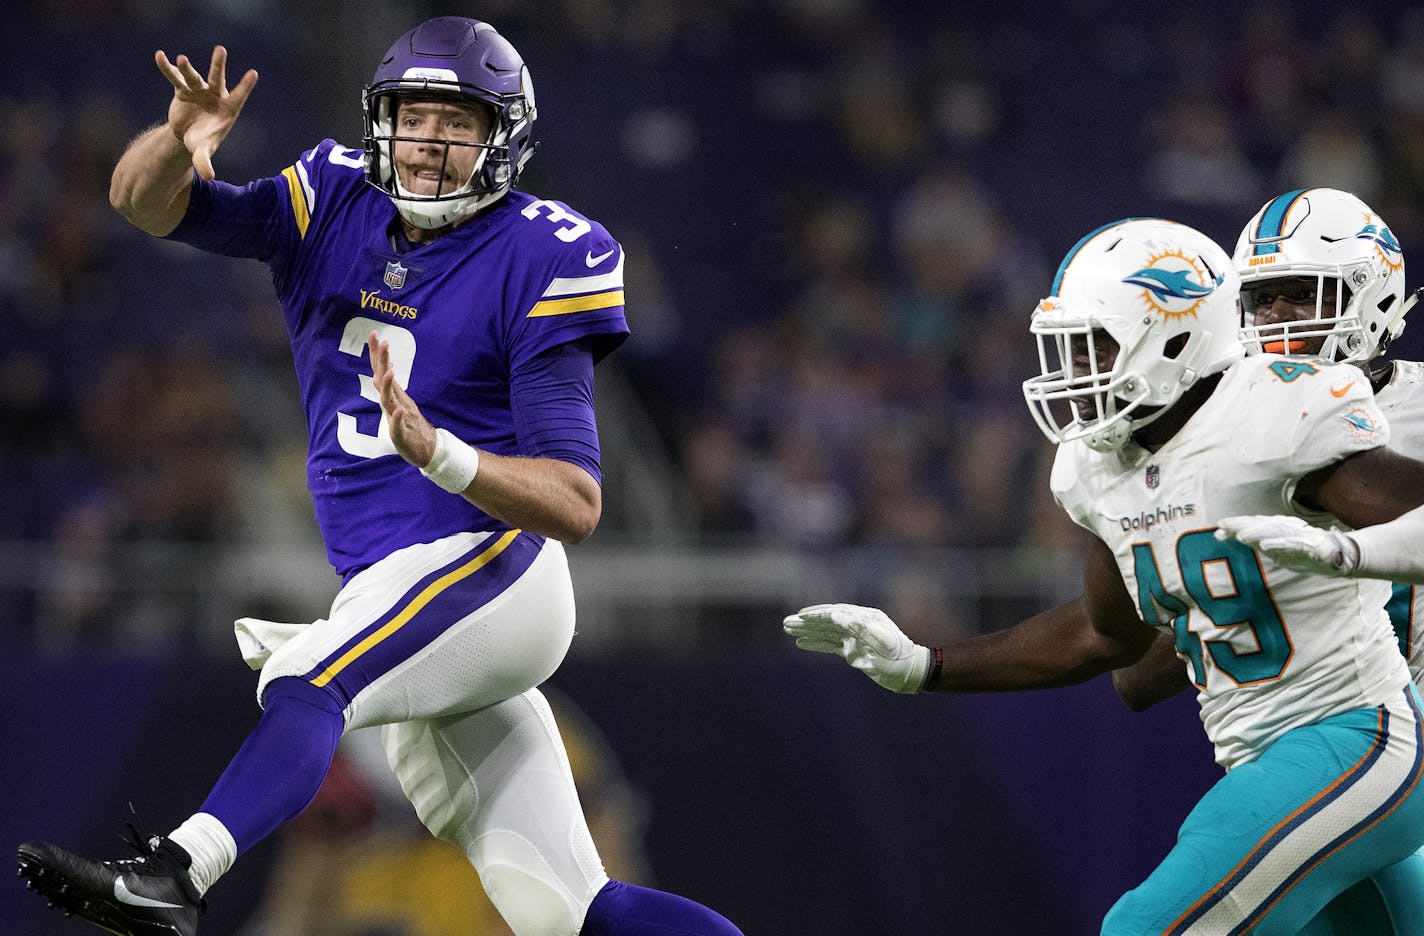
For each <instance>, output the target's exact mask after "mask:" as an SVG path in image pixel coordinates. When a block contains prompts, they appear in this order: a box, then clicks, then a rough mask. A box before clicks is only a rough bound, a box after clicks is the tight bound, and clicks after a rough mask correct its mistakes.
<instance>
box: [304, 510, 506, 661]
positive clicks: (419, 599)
mask: <svg viewBox="0 0 1424 936" xmlns="http://www.w3.org/2000/svg"><path fill="white" fill-rule="evenodd" d="M520 532H521V531H520V530H518V529H513V530H508V531H506V532H505V534H504V535H503V536H501V537H500V538H499V539H497V540H495V542H494V545H492V546H490V547H489V548H488V549H486V550H485V551H484V552H482V553H480V554H479V555H478V556H476V557H475V558H473V559H471V560H470V561H469V562H467V563H465V564H464V565H462V566H460V568H458V569H455V570H454V571H453V572H447V573H446V574H444V575H442V576H440V578H438V579H436V580H435V581H433V582H431V583H430V584H429V585H427V586H425V588H424V590H422V591H421V593H420V594H418V595H416V596H415V597H414V598H413V599H411V602H410V604H408V605H406V606H405V607H404V608H401V610H400V613H399V614H397V615H396V616H395V617H393V618H391V619H390V620H389V621H387V622H386V623H385V624H383V625H382V626H381V627H380V628H379V629H378V630H376V631H375V632H374V633H372V634H371V635H370V636H368V637H367V638H366V639H365V640H363V641H361V642H360V643H358V644H357V645H356V646H354V647H352V648H351V649H350V650H347V651H346V652H345V653H343V654H342V655H341V657H340V659H338V660H337V661H336V662H335V663H332V664H331V665H330V666H328V667H327V668H326V669H325V670H323V671H322V673H321V675H320V676H317V677H316V678H315V679H313V680H312V685H313V686H317V687H318V688H320V687H321V686H325V685H326V684H327V683H329V682H331V681H332V680H333V679H335V678H336V675H337V674H338V673H340V672H341V671H342V670H344V669H346V667H348V666H350V665H351V663H352V661H354V660H355V659H356V658H357V657H359V656H361V654H363V653H365V652H366V651H367V650H370V649H371V648H372V647H374V646H375V645H376V644H378V643H380V642H381V641H383V640H385V639H386V638H387V637H389V636H391V635H392V634H394V633H395V632H396V631H398V630H400V629H401V628H402V627H404V626H405V625H406V623H407V622H408V621H410V619H411V618H413V617H415V615H416V614H417V613H418V612H419V611H420V609H421V608H423V607H425V606H426V605H428V604H430V602H431V600H432V599H434V597H435V596H436V595H438V594H440V593H441V592H443V591H444V590H445V589H447V588H449V587H450V586H451V585H454V584H455V583H456V582H458V581H460V580H461V579H463V578H467V577H468V576H470V575H472V574H474V573H475V572H478V571H479V570H480V569H482V568H484V567H485V566H487V565H489V564H490V562H491V561H493V560H494V558H495V557H496V556H498V555H499V554H500V553H502V552H504V551H505V549H507V548H508V547H509V544H510V543H512V542H514V538H515V537H516V536H518V535H519V534H520Z"/></svg>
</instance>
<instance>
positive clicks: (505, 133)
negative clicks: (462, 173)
mask: <svg viewBox="0 0 1424 936" xmlns="http://www.w3.org/2000/svg"><path fill="white" fill-rule="evenodd" d="M412 92H414V93H418V94H421V95H423V96H430V95H435V96H446V95H448V96H449V97H450V99H451V100H455V101H458V102H460V103H462V104H477V105H481V106H483V108H484V109H485V110H486V111H488V112H490V113H491V115H492V117H493V121H492V124H493V126H492V129H491V131H490V136H489V139H488V141H486V142H484V143H460V142H454V141H440V142H442V143H443V144H444V145H445V146H446V147H447V150H446V153H447V158H448V152H449V150H448V147H450V146H477V147H479V148H480V149H481V150H482V151H483V152H482V153H481V154H480V157H479V159H478V160H477V161H476V163H475V169H474V171H473V173H471V175H470V178H469V179H468V180H466V182H465V183H464V184H463V185H461V186H460V187H458V188H455V189H453V190H451V191H449V192H440V193H437V194H435V195H417V194H415V193H413V192H411V191H409V190H408V189H406V188H405V187H404V186H403V185H402V184H401V182H400V179H399V178H397V173H396V171H395V168H394V161H393V159H392V155H393V147H394V145H395V142H396V141H397V140H398V139H407V140H409V139H414V138H411V137H400V136H399V135H398V134H397V132H396V129H395V121H394V116H395V110H396V108H395V105H396V100H397V97H398V96H399V95H401V94H409V93H412ZM361 100H362V103H363V105H364V108H365V112H366V114H365V117H366V135H365V138H364V141H363V142H364V147H365V151H366V181H367V182H369V183H370V184H371V185H373V186H375V187H376V188H378V189H380V190H381V191H382V192H385V193H386V195H388V196H389V197H390V199H391V201H392V202H393V203H394V204H395V206H396V210H397V211H399V212H400V214H401V217H403V218H405V219H406V220H407V221H408V222H410V223H411V224H413V225H415V226H416V227H420V228H425V229H427V230H430V229H435V228H441V227H445V226H446V225H449V224H452V223H454V222H455V221H458V220H459V219H461V218H464V217H468V216H469V215H471V214H474V213H475V212H476V211H479V210H480V209H481V208H483V207H484V206H486V205H488V204H491V203H492V202H494V201H496V200H498V199H499V198H501V197H503V196H504V194H505V193H506V192H508V191H509V189H510V187H511V186H513V185H514V182H515V180H516V179H518V178H519V173H520V171H521V170H522V169H523V168H524V164H525V163H526V162H528V161H529V157H530V156H532V155H533V154H534V140H533V132H534V118H535V114H536V111H535V107H534V86H533V84H532V83H531V82H530V80H529V69H528V68H527V67H525V65H524V59H522V58H520V56H519V53H518V52H516V51H515V50H514V47H513V46H512V45H510V44H509V42H508V41H506V40H505V39H504V37H503V36H501V35H500V34H499V33H497V32H495V30H494V27H493V26H490V25H489V24H488V23H482V22H480V21H479V20H474V19H469V18H467V17H463V16H440V17H436V18H435V19H429V20H426V21H425V22H423V23H421V24H420V25H419V26H417V27H415V28H414V29H412V30H411V31H410V32H408V33H406V34H405V35H403V36H401V37H400V38H399V39H397V40H396V41H395V44H394V45H392V46H391V48H390V50H389V51H388V52H387V53H386V55H385V57H384V58H383V59H382V60H381V64H380V66H379V67H378V68H377V69H376V75H375V77H374V78H372V79H371V83H370V84H369V85H368V86H367V87H366V89H365V91H364V92H363V93H362V95H361Z"/></svg>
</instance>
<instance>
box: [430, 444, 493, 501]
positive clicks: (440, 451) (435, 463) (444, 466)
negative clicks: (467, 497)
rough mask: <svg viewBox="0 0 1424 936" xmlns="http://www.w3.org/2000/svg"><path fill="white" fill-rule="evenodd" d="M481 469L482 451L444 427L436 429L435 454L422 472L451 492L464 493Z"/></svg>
mask: <svg viewBox="0 0 1424 936" xmlns="http://www.w3.org/2000/svg"><path fill="white" fill-rule="evenodd" d="M479 470H480V453H479V452H477V451H475V448H474V446H472V445H466V444H465V443H464V442H461V441H460V440H459V439H457V438H455V437H454V436H453V435H451V434H450V433H448V432H446V431H445V430H444V429H436V430H435V454H434V455H432V456H430V464H428V465H426V466H425V467H424V468H422V469H420V473H421V474H423V475H425V476H426V477H427V478H429V479H430V480H431V481H434V482H435V483H436V484H438V485H440V486H441V487H442V488H444V489H445V490H447V491H449V492H450V493H451V494H463V493H464V492H465V488H467V487H469V486H470V482H471V481H473V480H475V473H476V472H478V471H479Z"/></svg>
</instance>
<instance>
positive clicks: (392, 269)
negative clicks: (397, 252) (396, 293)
mask: <svg viewBox="0 0 1424 936" xmlns="http://www.w3.org/2000/svg"><path fill="white" fill-rule="evenodd" d="M409 272H410V268H409V267H403V266H401V263H400V261H399V260H392V261H391V262H390V263H387V264H386V275H385V277H384V279H385V281H386V285H387V286H389V287H391V288H392V289H400V288H401V287H402V286H404V285H405V275H406V274H407V273H409Z"/></svg>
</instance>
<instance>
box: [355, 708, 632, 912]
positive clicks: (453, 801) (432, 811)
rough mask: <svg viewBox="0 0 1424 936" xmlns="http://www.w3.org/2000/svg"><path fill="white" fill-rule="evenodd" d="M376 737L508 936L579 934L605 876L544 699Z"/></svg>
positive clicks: (406, 725) (407, 725) (403, 726)
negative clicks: (474, 875) (464, 860)
mask: <svg viewBox="0 0 1424 936" xmlns="http://www.w3.org/2000/svg"><path fill="white" fill-rule="evenodd" d="M382 736H383V738H384V741H385V747H386V757H387V759H388V760H389V762H390V765H391V767H392V769H393V770H394V771H395V773H396V776H397V777H398V778H399V779H400V783H401V788H402V789H403V790H404V791H405V795H406V797H407V798H408V799H409V800H410V801H411V803H412V805H414V806H415V811H416V813H417V815H419V816H420V820H421V821H422V822H423V823H425V827H426V828H427V829H429V830H430V831H431V832H432V833H433V834H434V835H436V836H437V837H439V838H441V839H444V840H445V841H448V842H451V843H453V844H454V845H455V846H456V847H458V848H459V849H460V850H461V851H463V852H464V853H465V855H466V856H467V857H468V858H469V859H470V862H471V863H472V864H473V865H474V866H475V869H476V870H477V871H478V872H479V874H480V879H481V881H482V882H483V883H484V885H485V890H486V891H487V892H488V893H489V896H490V899H491V901H492V902H493V903H494V905H495V907H496V908H498V909H499V911H500V913H501V914H502V915H503V916H504V917H505V919H506V921H507V922H508V923H509V925H510V927H511V928H512V929H513V930H514V931H515V933H516V934H518V936H548V934H558V933H570V934H573V933H577V932H578V930H579V927H580V926H581V925H582V923H583V916H584V913H585V912H586V911H587V909H588V905H589V904H590V903H592V901H593V898H594V897H595V896H596V895H597V894H598V891H599V889H600V888H602V887H603V885H604V884H606V883H607V881H608V876H607V875H606V874H605V873H604V871H603V864H602V862H601V861H600V860H599V857H598V849H597V848H596V847H595V846H594V843H593V837H592V836H591V835H589V832H588V825H587V823H586V822H585V821H584V817H583V811H582V809H581V808H580V806H579V801H578V794H577V793H576V792H575V789H574V782H573V775H572V773H571V772H570V770H569V764H568V758H567V755H565V753H564V748H563V742H562V741H561V740H560V738H559V734H558V729H557V727H556V726H555V724H554V719H553V715H552V713H551V712H550V711H549V706H548V703H547V702H546V701H545V700H544V697H543V696H542V695H541V694H540V693H539V692H538V691H537V690H532V689H531V690H529V691H528V692H525V693H523V694H522V695H519V696H516V697H514V698H512V699H506V700H505V701H503V702H501V703H499V704H498V705H493V706H490V707H489V708H486V709H481V710H480V711H478V712H471V713H469V714H468V715H464V716H459V717H456V718H443V719H437V720H431V721H415V722H402V723H400V724H396V725H390V726H387V727H386V728H385V729H384V731H383V735H382Z"/></svg>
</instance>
